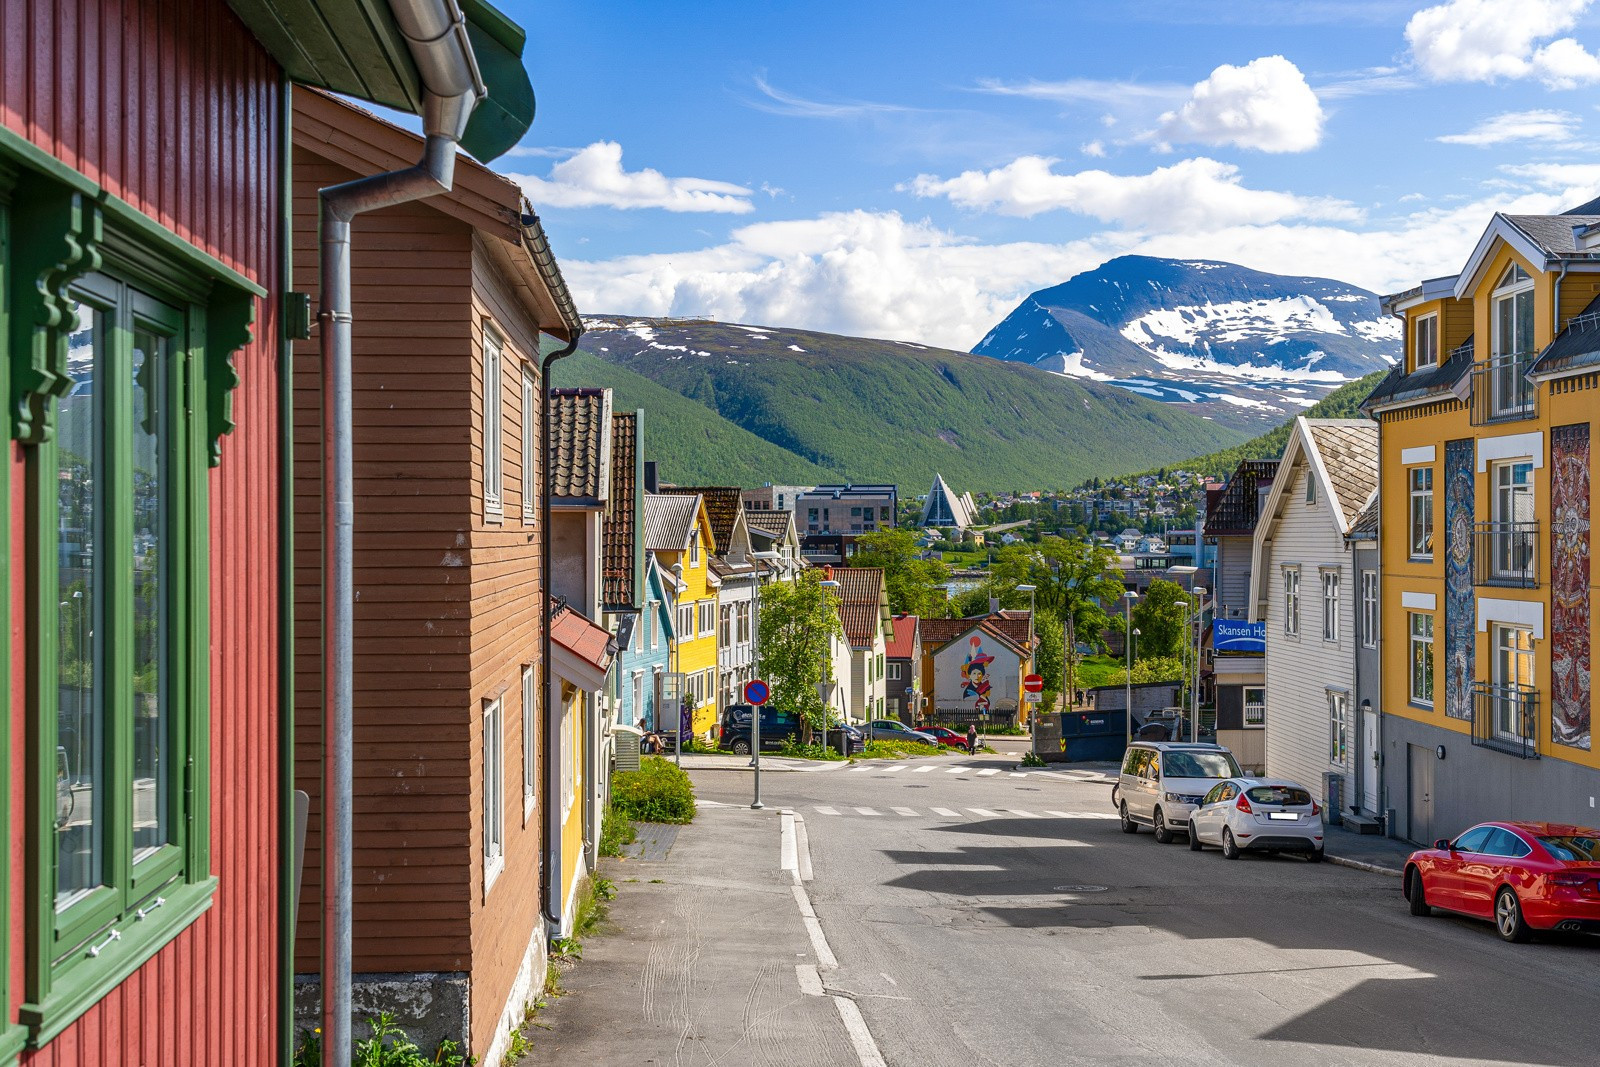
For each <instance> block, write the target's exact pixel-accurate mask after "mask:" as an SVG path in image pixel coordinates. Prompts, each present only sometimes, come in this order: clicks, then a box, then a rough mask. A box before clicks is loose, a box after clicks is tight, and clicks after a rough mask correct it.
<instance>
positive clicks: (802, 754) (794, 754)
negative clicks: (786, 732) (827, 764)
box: [778, 737, 844, 761]
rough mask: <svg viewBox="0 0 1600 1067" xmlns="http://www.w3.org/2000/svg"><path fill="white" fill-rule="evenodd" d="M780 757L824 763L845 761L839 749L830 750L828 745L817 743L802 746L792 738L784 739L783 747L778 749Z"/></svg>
mask: <svg viewBox="0 0 1600 1067" xmlns="http://www.w3.org/2000/svg"><path fill="white" fill-rule="evenodd" d="M778 755H780V756H788V757H789V758H790V759H811V760H823V761H837V760H842V759H844V757H843V756H841V755H839V751H838V750H837V749H834V748H829V747H828V746H827V745H819V744H816V743H815V742H813V743H811V744H809V745H802V744H801V743H800V742H799V741H797V740H796V739H795V738H792V737H786V738H784V739H783V745H782V747H780V748H779V749H778Z"/></svg>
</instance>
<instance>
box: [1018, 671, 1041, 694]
mask: <svg viewBox="0 0 1600 1067" xmlns="http://www.w3.org/2000/svg"><path fill="white" fill-rule="evenodd" d="M1022 688H1023V689H1024V690H1026V691H1027V692H1029V693H1042V692H1044V679H1043V678H1041V677H1039V676H1038V675H1037V674H1030V675H1027V676H1025V677H1024V678H1023V679H1022Z"/></svg>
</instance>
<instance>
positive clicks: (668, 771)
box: [611, 756, 695, 823]
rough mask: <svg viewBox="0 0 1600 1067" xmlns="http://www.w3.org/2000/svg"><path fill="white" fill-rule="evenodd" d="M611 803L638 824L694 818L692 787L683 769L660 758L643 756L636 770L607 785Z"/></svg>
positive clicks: (616, 778) (673, 821)
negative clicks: (609, 787)
mask: <svg viewBox="0 0 1600 1067" xmlns="http://www.w3.org/2000/svg"><path fill="white" fill-rule="evenodd" d="M611 804H612V806H613V807H614V808H615V809H616V810H617V812H618V813H619V814H620V815H621V816H623V817H624V818H627V819H634V820H637V821H638V822H667V823H686V822H691V821H693V819H694V814H695V807H694V786H693V785H691V784H690V782H689V776H688V775H687V774H685V773H684V771H683V769H682V768H680V767H678V766H677V765H676V764H674V763H673V762H672V761H671V760H667V759H662V758H661V757H660V756H647V757H645V758H644V759H643V760H641V761H640V763H639V769H638V770H636V771H623V772H622V773H621V774H619V775H617V776H616V777H615V778H614V779H612V782H611Z"/></svg>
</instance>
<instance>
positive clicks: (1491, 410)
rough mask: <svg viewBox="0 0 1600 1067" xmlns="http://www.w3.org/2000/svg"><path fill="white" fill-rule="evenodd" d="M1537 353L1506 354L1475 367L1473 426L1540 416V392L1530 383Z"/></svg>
mask: <svg viewBox="0 0 1600 1067" xmlns="http://www.w3.org/2000/svg"><path fill="white" fill-rule="evenodd" d="M1537 354H1538V353H1536V352H1505V353H1502V354H1500V355H1495V356H1489V357H1488V358H1486V359H1481V360H1479V361H1478V362H1477V363H1475V364H1474V365H1473V367H1472V424H1473V425H1474V426H1486V425H1488V424H1489V423H1493V422H1507V421H1510V420H1512V419H1531V418H1533V417H1534V416H1535V415H1537V414H1538V413H1539V403H1538V393H1537V391H1536V390H1535V389H1534V387H1533V383H1532V382H1530V381H1528V368H1529V367H1532V366H1533V360H1534V357H1535V356H1536V355H1537Z"/></svg>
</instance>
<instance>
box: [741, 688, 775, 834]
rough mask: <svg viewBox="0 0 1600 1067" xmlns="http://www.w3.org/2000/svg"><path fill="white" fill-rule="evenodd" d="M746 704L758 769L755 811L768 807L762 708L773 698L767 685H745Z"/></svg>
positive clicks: (752, 805) (752, 803)
mask: <svg viewBox="0 0 1600 1067" xmlns="http://www.w3.org/2000/svg"><path fill="white" fill-rule="evenodd" d="M743 695H744V702H745V703H746V704H749V705H750V749H751V753H750V754H751V756H752V757H753V759H754V761H755V768H756V775H755V778H756V791H755V797H754V798H753V799H752V800H751V801H750V808H751V810H753V811H760V810H761V809H762V808H764V807H766V805H765V804H763V803H761V706H762V705H763V704H765V703H766V702H767V701H768V699H770V698H771V696H772V690H771V689H769V688H768V687H767V683H766V682H763V681H762V680H761V679H759V678H755V679H752V680H751V681H748V682H746V683H744V694H743Z"/></svg>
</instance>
